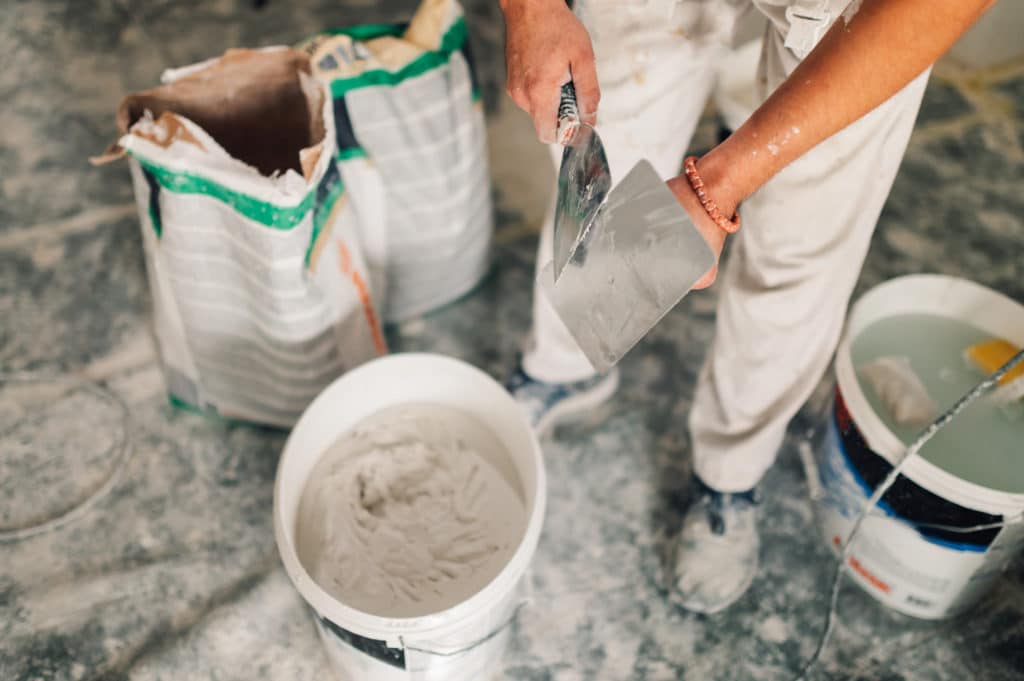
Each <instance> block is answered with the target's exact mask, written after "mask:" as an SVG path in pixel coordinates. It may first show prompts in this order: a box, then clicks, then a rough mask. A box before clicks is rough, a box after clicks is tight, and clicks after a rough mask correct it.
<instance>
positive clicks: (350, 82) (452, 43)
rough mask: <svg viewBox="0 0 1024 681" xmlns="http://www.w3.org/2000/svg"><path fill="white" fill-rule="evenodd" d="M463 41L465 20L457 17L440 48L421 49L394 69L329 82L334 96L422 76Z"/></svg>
mask: <svg viewBox="0 0 1024 681" xmlns="http://www.w3.org/2000/svg"><path fill="white" fill-rule="evenodd" d="M465 41H466V20H465V19H463V18H462V17H459V18H458V19H457V20H456V21H455V23H454V24H452V25H451V28H449V29H448V30H447V31H446V32H445V34H444V37H443V38H441V47H440V48H439V49H437V50H434V51H431V52H424V53H423V54H421V55H420V56H418V57H416V58H415V59H413V60H412V61H411V62H409V63H408V64H406V65H405V66H403V67H402V68H400V69H398V70H397V71H388V70H386V69H373V70H372V71H364V72H363V73H361V74H359V75H358V76H355V77H353V78H339V79H338V80H335V81H332V82H331V94H332V95H333V96H334V98H335V99H337V98H339V97H344V96H345V93H347V92H350V91H351V90H357V89H359V88H363V87H368V86H371V85H397V84H398V83H401V82H402V81H403V80H408V79H410V78H415V77H416V76H421V75H423V74H424V73H426V72H427V71H431V70H433V69H436V68H437V67H438V66H441V65H443V64H445V63H447V62H448V60H449V59H450V58H451V56H452V53H453V52H455V51H456V50H458V49H459V48H460V47H462V44H463V43H464V42H465Z"/></svg>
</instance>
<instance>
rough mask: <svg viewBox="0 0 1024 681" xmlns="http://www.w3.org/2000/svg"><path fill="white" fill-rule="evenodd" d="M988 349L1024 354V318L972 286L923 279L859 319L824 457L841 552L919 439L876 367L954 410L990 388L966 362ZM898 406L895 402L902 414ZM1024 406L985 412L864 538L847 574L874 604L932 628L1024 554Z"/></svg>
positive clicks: (825, 520) (866, 300)
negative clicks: (891, 363)
mask: <svg viewBox="0 0 1024 681" xmlns="http://www.w3.org/2000/svg"><path fill="white" fill-rule="evenodd" d="M989 337H1001V338H1006V339H1007V340H1010V341H1013V342H1015V343H1017V344H1021V342H1022V341H1024V307H1022V306H1020V305H1019V304H1017V303H1015V302H1014V301H1012V300H1010V299H1009V298H1006V297H1005V296H1002V295H1000V294H998V293H996V292H994V291H991V290H989V289H985V288H983V287H981V286H978V285H977V284H973V283H971V282H967V281H964V280H960V279H954V278H950V277H942V276H912V277H903V278H899V279H895V280H892V281H889V282H887V283H885V284H883V285H881V286H878V287H876V288H874V289H872V290H871V291H869V292H868V293H867V294H866V295H865V296H864V297H863V298H861V300H860V301H858V303H857V304H856V305H855V306H854V307H853V309H852V311H851V314H850V319H849V322H848V327H847V331H846V334H845V336H844V338H843V340H842V342H841V344H840V347H839V351H838V353H837V357H836V376H837V379H838V387H837V390H836V398H835V402H834V404H833V409H832V411H831V414H830V418H829V422H828V427H827V429H826V436H825V439H824V442H823V444H822V446H821V447H820V449H819V452H818V468H819V470H820V476H821V482H822V487H823V491H824V495H823V497H822V508H821V511H822V513H821V518H822V528H823V531H824V534H825V537H826V539H827V541H828V542H829V543H830V544H831V545H833V546H834V547H836V548H838V547H839V546H841V544H842V542H843V541H845V539H846V537H847V535H848V534H849V532H850V530H851V529H852V527H853V525H854V522H855V520H856V517H857V514H858V513H859V512H860V510H861V509H862V508H863V505H864V503H865V500H866V499H867V498H868V497H869V496H870V495H871V494H872V492H873V491H874V490H875V488H876V486H877V485H879V484H880V483H881V482H882V481H883V480H884V479H885V477H886V476H887V475H888V474H889V472H890V471H891V470H892V466H893V464H894V463H895V462H896V461H897V460H898V459H899V458H900V456H901V455H902V453H903V451H904V449H905V447H906V445H907V444H908V442H909V441H910V440H912V439H914V435H916V433H917V431H918V430H919V429H920V428H919V427H917V425H916V424H912V423H901V422H900V419H899V418H897V416H898V415H899V413H904V414H906V413H911V411H912V410H909V411H908V410H906V409H903V408H902V407H899V408H896V409H895V410H894V408H893V406H892V404H887V403H886V400H885V399H883V398H884V397H885V396H884V395H881V394H879V384H878V382H877V381H874V380H872V376H871V371H870V370H865V369H867V368H869V367H873V366H874V367H877V361H878V359H879V358H884V357H893V356H895V357H901V358H905V359H906V367H905V370H907V371H912V372H913V374H914V376H915V378H916V379H918V380H920V383H921V386H920V387H921V388H922V389H923V390H924V391H926V392H927V396H928V397H929V398H930V399H933V400H935V402H936V403H937V404H938V405H939V406H940V407H941V408H942V409H945V408H946V407H948V406H949V405H950V404H951V403H952V402H953V401H955V400H956V399H957V398H958V397H959V396H960V395H961V394H963V393H965V392H967V391H968V390H969V389H970V388H972V387H973V385H974V384H976V383H977V382H978V381H980V380H981V379H982V378H984V375H983V374H980V373H977V370H975V369H972V368H971V367H969V366H968V365H967V364H966V363H965V361H964V359H963V352H964V350H966V348H967V347H968V346H969V345H972V344H974V343H977V342H979V341H982V340H984V339H986V338H989ZM890 402H891V400H890ZM1022 409H1024V406H1022V405H1020V404H1010V405H1002V404H997V403H994V402H992V401H987V400H986V399H984V398H982V399H980V400H978V401H977V402H976V403H974V404H972V405H971V406H969V407H968V408H967V409H965V410H964V411H963V412H962V413H961V414H959V415H958V416H957V417H956V418H955V419H954V420H953V421H951V422H950V423H949V424H947V425H946V426H945V427H944V428H943V429H942V430H940V431H939V432H938V433H936V435H935V436H934V437H933V438H932V440H930V441H929V442H928V444H926V445H925V447H924V448H923V449H922V450H921V452H920V456H915V457H912V458H911V459H910V460H908V461H907V463H906V465H905V467H904V468H903V470H902V475H901V476H899V477H898V478H897V479H896V482H895V483H894V484H893V486H892V487H891V488H890V489H889V490H888V491H887V492H886V493H885V494H884V495H883V496H882V499H881V502H880V503H879V505H878V508H877V509H876V510H875V511H873V512H872V514H871V515H869V516H868V517H867V518H865V520H864V524H863V525H862V526H861V529H860V532H859V534H858V536H857V537H855V538H854V541H853V546H852V547H851V551H850V554H849V560H848V568H849V572H850V574H851V576H852V577H853V579H854V580H855V581H856V582H857V583H858V584H860V585H861V586H862V587H863V588H864V589H865V590H866V591H868V593H870V594H871V595H873V596H875V597H876V598H878V599H879V600H881V601H882V602H884V603H886V604H887V605H889V606H891V607H893V608H894V609H896V610H899V611H901V612H904V613H907V614H910V615H914V616H917V617H922V618H941V617H948V616H952V615H955V614H957V613H959V612H961V611H963V610H965V609H967V608H969V607H971V606H972V605H973V604H975V603H976V602H977V601H978V600H979V599H980V598H981V597H982V596H983V595H984V593H985V592H986V591H987V590H988V589H989V588H990V587H991V586H992V583H993V582H994V580H995V579H996V577H997V576H998V575H999V574H1000V572H1001V571H1002V570H1003V568H1004V567H1005V566H1006V564H1007V563H1008V562H1009V561H1010V560H1011V559H1012V558H1013V557H1014V556H1015V555H1016V554H1018V553H1019V552H1020V550H1021V548H1022V547H1024V523H1022V522H1020V520H1021V515H1022V513H1024V447H1022V446H1020V445H1019V443H1020V442H1022V441H1024V440H1022V436H1024V418H1022V416H1024V413H1022Z"/></svg>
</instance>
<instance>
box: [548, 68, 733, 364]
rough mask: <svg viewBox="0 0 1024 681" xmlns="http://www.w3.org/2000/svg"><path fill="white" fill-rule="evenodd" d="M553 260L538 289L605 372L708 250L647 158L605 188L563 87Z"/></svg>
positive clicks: (697, 274)
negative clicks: (560, 154)
mask: <svg viewBox="0 0 1024 681" xmlns="http://www.w3.org/2000/svg"><path fill="white" fill-rule="evenodd" d="M559 139H560V141H561V142H562V143H563V144H564V145H565V151H563V153H562V164H561V167H560V169H559V176H558V198H557V200H556V206H555V229H554V237H553V239H554V243H553V248H552V251H553V254H554V255H553V259H552V261H551V263H549V264H548V265H546V266H545V267H544V268H542V270H541V273H540V284H541V290H543V291H544V294H545V295H546V296H547V297H548V299H549V300H550V301H551V304H552V306H553V307H554V309H555V311H556V312H557V313H558V315H559V317H561V319H562V322H563V323H564V324H565V325H566V327H567V328H568V329H569V332H570V333H571V334H572V336H573V338H574V339H575V340H576V342H577V344H578V345H579V346H580V348H581V349H582V350H583V352H584V354H586V356H587V358H588V359H589V360H590V363H591V364H593V366H594V368H595V369H597V370H598V371H607V370H608V369H610V368H611V367H612V366H614V365H615V364H616V363H617V362H618V361H619V360H620V359H621V358H622V356H623V355H625V354H626V352H628V351H629V350H630V349H631V348H632V347H633V346H634V345H636V343H637V342H638V341H639V340H640V339H641V338H643V337H644V336H645V335H647V333H648V332H649V331H650V330H651V329H652V328H653V327H654V326H655V324H657V323H658V321H659V320H661V318H662V317H664V316H665V314H667V313H668V311H669V310H671V309H672V308H673V307H675V305H676V304H677V303H678V302H679V301H680V300H681V299H682V298H683V296H685V295H686V294H687V293H688V292H689V291H690V289H691V288H692V287H693V285H694V284H695V283H696V282H697V281H698V280H699V279H700V278H701V277H702V276H703V275H704V273H705V272H707V271H708V270H709V269H710V268H711V267H712V265H714V263H715V256H714V254H713V253H712V251H711V249H710V248H709V247H708V245H707V243H706V242H705V241H704V237H703V236H701V234H700V232H698V231H697V228H696V226H695V225H694V224H693V221H692V220H691V219H690V217H689V216H688V215H687V213H686V211H685V210H684V209H683V207H682V206H681V205H680V204H679V201H678V200H677V199H676V197H675V195H674V194H673V193H672V192H671V191H670V190H669V188H668V187H667V186H666V185H665V183H664V181H663V180H662V179H661V178H660V177H658V174H657V173H656V172H655V171H654V168H653V167H652V166H651V164H650V163H649V162H648V161H646V160H641V161H639V162H638V163H637V164H636V165H635V166H633V168H632V170H630V171H629V173H627V174H626V176H625V177H624V178H623V179H622V181H621V182H619V183H618V184H617V185H615V186H614V187H613V188H611V189H610V190H609V188H610V187H611V185H612V181H611V174H610V172H609V170H608V161H607V158H606V156H605V153H604V147H603V145H602V144H601V140H600V138H599V137H598V135H597V133H596V131H595V130H594V129H593V128H591V127H590V126H589V125H586V124H584V123H582V122H580V120H579V113H578V109H577V107H576V99H575V90H574V88H573V87H572V83H568V84H567V85H566V86H563V88H562V97H561V103H560V106H559Z"/></svg>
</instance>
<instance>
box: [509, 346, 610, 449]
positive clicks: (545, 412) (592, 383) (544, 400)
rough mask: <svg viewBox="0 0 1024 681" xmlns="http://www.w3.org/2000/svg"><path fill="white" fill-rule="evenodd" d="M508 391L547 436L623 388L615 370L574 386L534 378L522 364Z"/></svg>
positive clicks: (540, 431)
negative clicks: (575, 415) (556, 426)
mask: <svg viewBox="0 0 1024 681" xmlns="http://www.w3.org/2000/svg"><path fill="white" fill-rule="evenodd" d="M505 387H506V388H507V389H508V391H509V392H510V393H512V397H514V398H515V399H516V402H518V403H519V406H520V407H522V409H523V411H524V412H525V413H526V417H527V418H528V419H529V420H530V423H531V424H532V425H533V427H534V430H536V431H537V432H538V433H541V434H543V433H545V432H547V431H548V430H549V429H551V428H553V427H554V425H555V423H556V422H558V421H560V420H562V419H564V418H566V417H568V416H571V415H572V414H574V413H576V412H581V411H586V410H588V409H591V408H593V407H595V406H597V405H599V404H601V403H602V402H604V401H605V400H607V399H608V398H610V397H611V396H612V395H613V394H614V393H615V389H616V388H618V387H619V370H618V369H617V368H612V370H611V371H609V372H608V373H606V374H600V375H598V376H593V377H591V378H586V379H583V380H582V381H574V382H572V383H546V382H544V381H538V380H536V379H535V378H533V377H531V376H530V375H529V374H527V373H526V372H525V371H524V370H523V366H522V363H519V364H517V365H516V368H515V370H514V371H513V372H512V375H511V376H510V377H509V379H508V380H507V381H506V382H505Z"/></svg>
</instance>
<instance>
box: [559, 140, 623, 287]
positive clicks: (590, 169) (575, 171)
mask: <svg viewBox="0 0 1024 681" xmlns="http://www.w3.org/2000/svg"><path fill="white" fill-rule="evenodd" d="M611 184H612V177H611V173H610V172H609V170H608V158H607V156H605V153H604V145H603V144H601V138H600V137H599V136H598V134H597V131H595V130H594V128H592V127H590V126H589V125H586V124H585V123H584V124H580V126H579V127H578V128H577V129H576V132H575V133H574V134H573V137H572V139H571V140H570V141H569V143H568V144H566V145H565V149H564V150H563V151H562V164H561V166H560V167H559V170H558V198H557V199H556V203H555V229H554V243H553V249H552V251H553V261H552V262H553V263H554V276H555V278H556V279H557V278H558V277H559V276H561V274H562V271H563V270H564V269H565V265H566V263H568V262H569V259H570V258H571V257H572V252H573V249H574V248H575V247H576V244H577V243H578V242H579V239H580V236H581V235H582V234H583V233H584V231H585V230H586V228H587V225H589V224H590V223H591V222H592V221H593V219H594V216H596V215H597V212H598V209H599V208H600V207H601V203H602V202H603V201H604V199H605V197H606V196H607V195H608V190H609V189H610V188H611Z"/></svg>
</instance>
